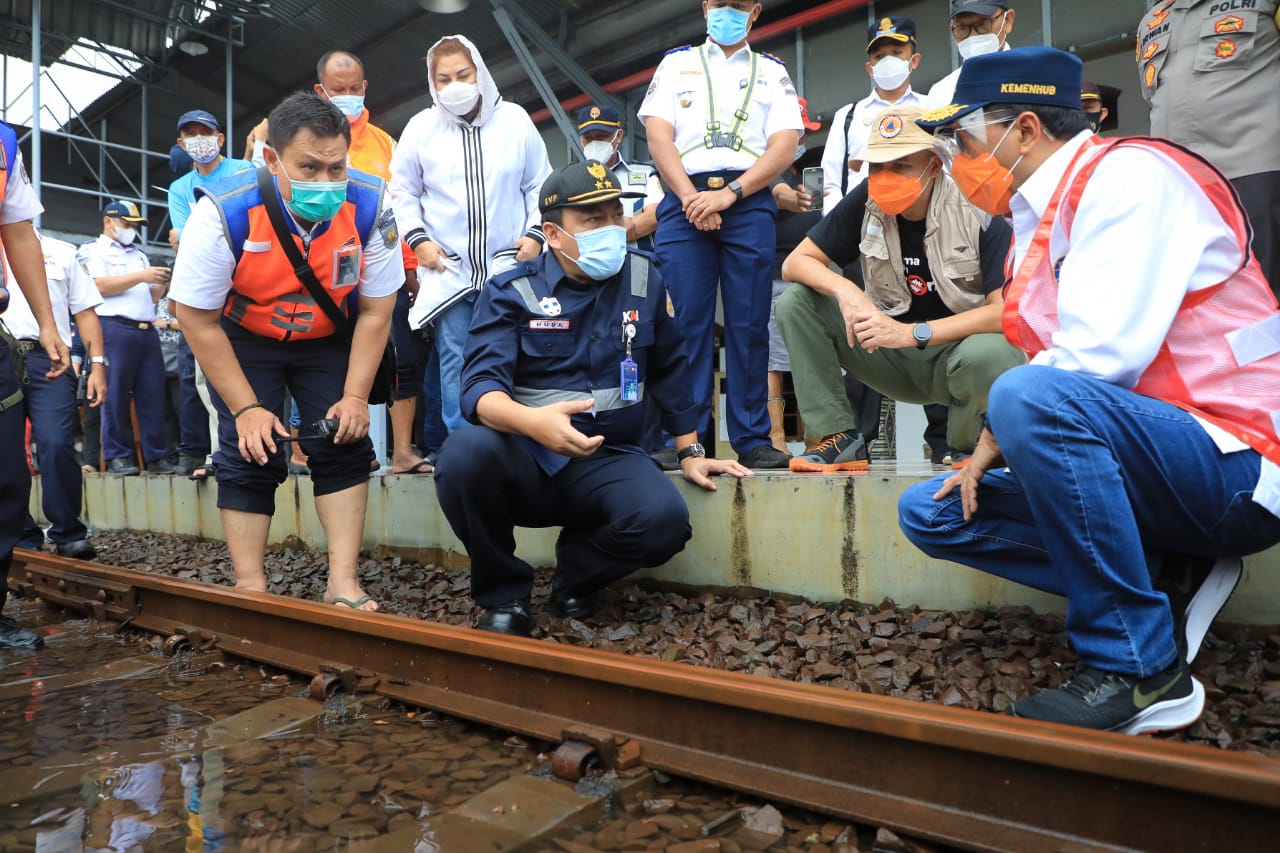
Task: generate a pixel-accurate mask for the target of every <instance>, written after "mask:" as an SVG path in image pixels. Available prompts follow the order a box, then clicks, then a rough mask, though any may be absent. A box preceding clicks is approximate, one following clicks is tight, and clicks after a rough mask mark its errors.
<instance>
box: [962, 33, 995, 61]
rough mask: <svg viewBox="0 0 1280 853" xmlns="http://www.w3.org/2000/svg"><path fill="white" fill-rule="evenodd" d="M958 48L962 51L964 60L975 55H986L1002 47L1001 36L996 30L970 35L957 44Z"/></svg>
mask: <svg viewBox="0 0 1280 853" xmlns="http://www.w3.org/2000/svg"><path fill="white" fill-rule="evenodd" d="M956 49H957V50H959V51H960V58H961V59H964V60H969V59H973V58H974V57H975V56H986V55H987V54H988V53H995V52H996V51H997V50H999V49H1000V36H999V35H998V34H996V33H994V32H990V33H983V34H982V35H974V36H969V37H968V38H967V39H965V40H964V41H962V42H960V43H959V44H958V45H956Z"/></svg>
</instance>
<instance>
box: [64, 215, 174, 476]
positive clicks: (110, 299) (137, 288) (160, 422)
mask: <svg viewBox="0 0 1280 853" xmlns="http://www.w3.org/2000/svg"><path fill="white" fill-rule="evenodd" d="M143 222H146V219H144V218H143V217H142V215H141V214H140V213H139V212H138V207H137V205H135V204H133V202H127V201H114V202H112V203H111V204H109V205H107V206H106V208H105V209H104V210H103V211H102V233H101V234H100V235H98V239H97V240H94V241H93V242H92V243H85V244H84V245H83V246H81V247H80V252H79V254H78V259H79V261H80V265H81V266H82V267H83V268H84V270H85V272H87V273H88V274H89V275H91V276H93V280H94V283H95V284H97V286H98V290H99V292H101V293H102V297H103V299H102V305H101V306H99V308H98V317H99V319H101V320H102V340H103V347H104V349H105V350H106V356H107V362H108V364H110V365H111V372H112V373H111V375H112V377H113V380H112V389H111V390H112V393H111V395H110V396H109V397H108V398H107V402H106V404H105V405H104V406H103V407H102V408H103V412H102V456H103V458H104V459H106V460H107V473H108V474H121V475H132V474H137V473H138V466H137V464H135V462H134V460H133V459H132V456H133V429H132V427H131V426H130V423H129V403H130V401H132V402H133V403H134V405H135V406H136V407H137V412H138V432H139V434H140V435H141V437H142V458H143V460H144V461H145V462H146V463H147V473H148V474H172V473H173V472H174V470H175V467H174V465H173V463H172V462H170V461H169V454H170V453H171V452H172V451H173V447H172V446H171V445H170V443H169V436H168V434H167V433H166V432H165V428H164V393H163V390H164V354H163V353H162V352H161V351H160V338H159V337H157V336H156V330H155V328H154V327H153V324H154V323H155V319H156V301H157V300H158V299H159V298H160V297H161V296H163V295H164V293H165V291H166V290H167V289H168V287H169V268H168V267H158V266H152V265H151V262H150V261H148V260H147V256H146V255H145V254H144V253H143V252H142V250H141V249H139V248H138V247H137V246H135V245H134V241H135V240H137V238H138V231H137V226H138V225H139V224H140V223H143Z"/></svg>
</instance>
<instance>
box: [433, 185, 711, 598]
mask: <svg viewBox="0 0 1280 853" xmlns="http://www.w3.org/2000/svg"><path fill="white" fill-rule="evenodd" d="M587 168H594V169H598V170H599V174H598V179H599V180H601V181H604V180H605V176H606V175H607V174H608V173H607V172H606V171H605V169H604V167H603V166H602V165H600V164H599V163H592V164H588V165H585V166H584V165H581V164H579V165H577V166H570V167H567V168H566V169H563V170H561V172H560V173H556V174H554V175H552V177H551V178H550V179H548V181H547V183H546V185H544V188H543V197H544V199H545V198H547V197H548V194H549V193H550V194H551V195H559V196H560V197H561V198H564V199H568V200H570V201H569V203H572V198H573V197H574V196H575V195H576V193H575V192H574V191H573V189H572V187H570V186H569V184H568V181H567V180H566V182H565V184H563V185H560V186H561V187H562V188H561V189H560V190H559V191H558V192H557V191H554V190H552V189H551V188H552V187H554V186H557V185H556V184H555V183H554V182H556V181H557V179H558V178H559V177H560V175H561V173H565V172H570V170H577V169H583V170H585V169H587ZM607 183H609V184H611V185H612V189H615V190H617V189H618V186H617V184H616V183H613V182H611V181H609V182H607ZM616 197H617V196H616V195H612V196H609V198H616ZM474 316H475V320H474V322H473V323H472V326H471V334H470V337H469V338H468V341H467V350H466V355H465V366H464V367H463V372H462V409H463V412H464V414H465V415H466V417H467V419H468V420H470V421H471V422H472V423H475V424H476V425H475V426H468V427H464V428H463V429H461V430H458V431H455V432H454V433H452V434H451V435H450V436H449V439H448V440H447V441H446V442H445V444H444V447H442V448H441V450H440V454H439V458H438V464H437V467H436V493H437V495H438V496H439V499H440V506H441V508H442V509H443V511H444V514H445V517H446V518H448V519H449V523H450V525H451V526H452V527H453V530H454V532H455V533H456V534H457V535H458V538H459V539H461V540H462V542H463V544H464V545H465V546H466V548H467V553H468V554H470V556H471V595H472V598H474V599H475V601H476V602H477V603H479V604H480V605H482V606H484V607H486V608H491V607H495V606H498V605H502V604H505V603H508V602H512V601H524V602H526V603H527V601H528V598H529V593H530V591H531V589H532V585H533V570H532V569H531V568H530V566H529V565H528V564H527V563H525V562H524V561H523V560H521V559H519V558H518V557H517V556H516V555H515V540H514V538H513V535H512V532H513V529H514V528H515V527H516V526H517V525H519V526H522V527H550V526H553V525H562V526H563V528H564V530H563V532H562V533H561V535H560V538H559V541H558V543H557V545H556V555H557V566H558V568H557V580H556V582H557V585H558V587H559V588H560V589H562V590H568V591H577V592H582V593H584V594H585V593H590V592H592V591H594V590H595V589H597V588H599V587H601V586H604V585H605V584H607V583H609V582H610V581H613V580H615V579H617V578H620V577H623V576H625V575H627V574H629V573H631V572H633V571H635V570H637V569H639V568H642V567H646V566H655V565H660V564H661V563H664V562H666V561H667V560H669V559H670V558H671V557H672V556H673V555H674V554H676V553H677V552H679V551H680V549H681V548H683V547H684V543H685V542H686V541H687V540H688V539H689V537H690V535H691V529H690V526H689V514H688V509H687V508H686V506H685V504H684V500H683V498H681V496H680V494H679V492H677V491H676V489H675V486H674V485H673V484H672V483H671V481H670V479H669V478H668V477H667V476H666V475H664V474H663V473H662V471H661V470H660V469H659V467H658V466H657V465H656V464H655V463H654V462H653V460H651V459H650V458H649V457H648V456H647V455H646V454H645V453H644V451H643V450H642V449H641V448H640V447H639V446H638V445H639V444H640V442H641V440H642V436H643V433H644V423H645V413H646V410H647V409H648V408H649V407H650V406H651V405H656V406H657V408H658V409H659V410H660V411H661V413H662V419H663V424H664V426H665V427H666V428H667V430H668V431H669V432H671V433H672V434H673V435H684V434H687V433H691V432H692V431H693V429H694V427H695V426H696V424H697V418H698V412H697V410H696V409H695V407H694V402H693V395H692V390H691V386H690V383H689V371H688V362H687V359H686V357H685V347H684V340H683V336H682V334H681V328H680V324H679V323H678V322H677V321H676V319H675V318H674V317H673V316H672V313H671V311H670V309H669V303H668V300H667V291H666V287H665V285H664V283H663V278H662V276H661V275H660V274H659V272H658V268H657V265H656V264H655V263H654V260H653V257H652V256H651V255H649V254H647V253H644V252H639V251H635V250H630V251H629V252H628V256H627V258H626V260H625V262H624V263H623V266H622V269H621V271H620V272H619V273H618V274H616V275H614V276H613V277H612V278H609V279H606V280H604V281H598V282H597V281H592V282H587V283H579V282H575V281H574V280H572V279H570V278H568V277H567V276H566V275H565V273H564V271H563V269H562V267H561V265H560V263H559V262H558V261H557V259H556V255H555V254H554V253H553V252H545V253H543V254H542V255H540V256H539V257H538V258H536V259H533V260H530V261H526V262H524V263H521V264H518V265H517V266H516V267H515V268H514V269H511V270H508V271H507V272H504V273H502V274H500V275H498V276H496V277H495V278H493V279H492V280H491V281H490V283H489V284H488V286H486V287H485V289H484V290H483V291H481V293H480V298H479V299H478V300H477V302H476V306H475V315H474ZM628 358H629V359H630V360H631V361H633V362H634V370H635V374H634V377H632V378H633V379H634V383H635V384H634V385H633V386H632V387H631V388H630V389H625V388H623V387H622V381H621V380H622V370H621V366H622V365H623V364H624V362H625V361H626V360H627V359H628ZM492 391H498V392H502V393H504V394H507V395H509V396H510V397H511V398H512V399H513V400H515V401H516V402H519V403H523V404H524V405H527V406H532V407H537V406H545V405H550V404H553V403H556V402H561V401H575V400H582V399H585V398H592V399H594V401H595V408H594V409H592V410H591V411H590V412H587V413H581V414H576V415H574V416H573V419H572V420H573V426H574V427H575V428H576V429H577V430H579V431H580V432H582V433H583V434H585V435H587V436H597V435H602V436H604V444H603V446H601V447H600V448H599V449H598V450H597V451H596V452H595V453H593V454H592V455H591V456H589V457H586V458H569V457H567V456H562V455H559V454H557V453H554V452H552V451H551V450H548V449H547V448H545V447H543V446H542V445H539V444H537V443H536V442H534V441H533V440H532V439H530V438H527V437H525V436H519V435H511V434H508V433H504V432H498V431H497V430H494V429H491V428H490V427H488V426H483V425H479V421H478V419H477V415H476V405H477V403H478V401H479V400H480V398H481V397H483V396H484V395H485V394H487V393H489V392H492Z"/></svg>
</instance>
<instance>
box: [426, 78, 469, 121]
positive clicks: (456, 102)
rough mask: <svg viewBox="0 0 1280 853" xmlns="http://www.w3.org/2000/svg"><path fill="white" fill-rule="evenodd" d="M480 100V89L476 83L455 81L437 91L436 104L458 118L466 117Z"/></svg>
mask: <svg viewBox="0 0 1280 853" xmlns="http://www.w3.org/2000/svg"><path fill="white" fill-rule="evenodd" d="M479 100H480V87H479V86H477V85H476V84H475V83H463V82H461V81H459V80H455V81H454V82H452V83H450V84H449V85H448V86H445V87H444V88H443V89H438V90H436V103H438V104H439V105H440V106H442V107H444V108H445V109H446V110H448V111H449V112H451V113H453V114H454V115H456V116H464V115H466V114H467V113H469V112H471V110H472V109H473V108H474V107H475V105H476V102H477V101H479Z"/></svg>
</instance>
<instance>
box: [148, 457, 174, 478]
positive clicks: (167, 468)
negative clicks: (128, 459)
mask: <svg viewBox="0 0 1280 853" xmlns="http://www.w3.org/2000/svg"><path fill="white" fill-rule="evenodd" d="M177 473H178V463H176V462H173V461H171V460H169V459H157V460H156V461H155V462H148V463H147V474H148V475H149V476H152V477H170V476H172V475H174V474H177Z"/></svg>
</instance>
